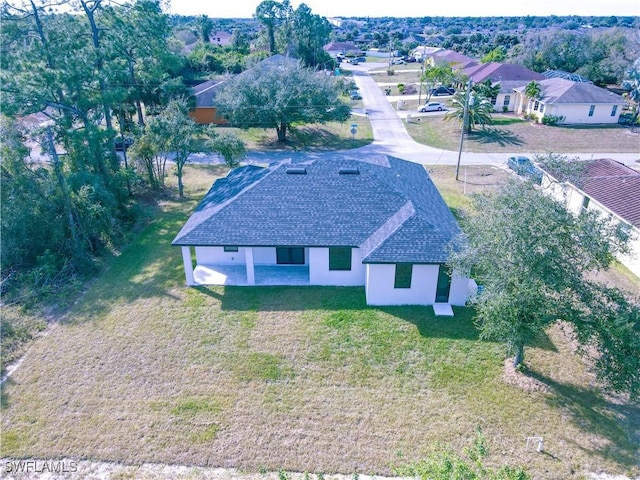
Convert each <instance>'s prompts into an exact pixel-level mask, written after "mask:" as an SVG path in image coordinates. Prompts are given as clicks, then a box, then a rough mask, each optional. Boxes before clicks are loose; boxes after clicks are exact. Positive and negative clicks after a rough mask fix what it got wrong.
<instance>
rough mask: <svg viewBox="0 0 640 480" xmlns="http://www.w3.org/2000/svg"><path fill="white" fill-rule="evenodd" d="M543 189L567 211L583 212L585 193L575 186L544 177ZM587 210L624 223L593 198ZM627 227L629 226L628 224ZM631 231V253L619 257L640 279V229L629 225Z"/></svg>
mask: <svg viewBox="0 0 640 480" xmlns="http://www.w3.org/2000/svg"><path fill="white" fill-rule="evenodd" d="M542 187H543V189H544V191H545V192H547V193H549V194H550V195H551V196H552V197H553V198H555V199H556V200H558V201H559V202H562V203H564V205H565V206H566V207H567V210H569V211H570V212H572V213H574V214H576V215H578V214H579V213H580V210H582V202H583V201H584V197H585V193H584V192H582V191H581V190H578V189H577V188H575V187H574V186H572V185H570V184H567V183H559V182H557V181H556V180H555V179H553V178H551V177H549V176H548V175H544V177H543V180H542ZM587 210H597V211H599V212H600V213H602V214H603V215H606V216H611V217H612V218H616V219H617V220H618V221H620V222H623V223H626V222H624V220H622V218H620V217H618V216H617V215H615V214H614V213H613V212H611V210H609V209H608V208H606V207H605V206H603V205H601V204H600V203H598V202H597V201H595V200H594V199H593V198H591V199H590V200H589V205H588V206H587ZM627 225H629V224H628V223H627ZM629 228H630V231H631V239H630V241H629V245H630V252H629V253H628V254H626V255H619V256H618V260H619V261H620V263H622V264H623V265H624V266H625V267H627V268H628V269H629V270H631V272H632V273H633V274H634V275H636V276H637V277H640V229H638V228H636V227H632V226H631V225H629Z"/></svg>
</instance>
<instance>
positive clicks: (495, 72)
mask: <svg viewBox="0 0 640 480" xmlns="http://www.w3.org/2000/svg"><path fill="white" fill-rule="evenodd" d="M460 73H462V74H464V75H465V76H467V77H468V78H469V79H470V80H472V81H473V83H481V82H484V81H485V80H491V81H493V82H499V81H520V82H526V83H528V82H531V81H532V80H536V81H539V80H544V79H545V77H544V76H543V75H542V74H541V73H538V72H534V71H533V70H529V69H528V68H526V67H523V66H521V65H516V64H513V63H500V62H489V63H482V64H480V65H477V64H476V65H472V66H468V67H466V68H464V69H462V70H460Z"/></svg>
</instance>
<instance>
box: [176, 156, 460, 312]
mask: <svg viewBox="0 0 640 480" xmlns="http://www.w3.org/2000/svg"><path fill="white" fill-rule="evenodd" d="M459 234H460V229H459V227H458V224H457V222H456V220H455V218H454V217H453V215H452V213H451V211H450V210H449V208H448V207H447V205H446V204H445V202H444V200H443V199H442V197H441V195H440V193H439V192H438V190H437V188H436V187H435V185H434V184H433V182H432V181H431V178H430V177H429V175H428V173H427V171H426V170H425V168H424V166H422V165H419V164H416V163H412V162H407V161H404V160H400V159H397V158H393V157H387V156H383V157H377V158H369V159H365V160H362V161H358V160H347V159H315V160H313V159H312V160H309V161H301V162H297V163H291V162H289V161H284V162H278V163H274V164H271V165H269V166H268V167H258V166H253V165H250V166H244V167H240V168H236V169H234V170H232V171H231V172H230V173H229V175H228V176H227V177H226V178H222V179H219V180H217V181H216V182H215V183H214V184H213V186H212V187H211V189H210V190H209V192H208V193H207V194H206V195H205V197H204V199H203V200H202V202H201V203H200V204H199V206H198V207H197V208H196V210H195V212H194V213H193V214H192V215H191V217H190V218H189V219H188V220H187V222H186V223H185V225H184V226H183V227H182V229H181V230H180V232H179V233H178V235H177V236H176V238H175V239H174V241H173V245H177V246H180V247H181V248H182V254H183V262H184V269H185V275H186V280H187V284H188V285H335V286H363V287H364V290H365V295H366V300H367V303H368V304H369V305H402V304H413V305H433V304H445V305H464V304H465V302H466V300H467V295H468V289H469V283H470V282H469V279H468V278H467V277H466V276H464V275H459V274H458V273H457V272H454V274H453V275H452V274H451V273H450V272H449V270H448V269H447V267H446V265H445V264H446V262H447V260H448V258H449V253H450V248H451V242H452V241H453V240H454V238H456V237H457V236H458V235H459ZM193 259H195V265H194V263H193Z"/></svg>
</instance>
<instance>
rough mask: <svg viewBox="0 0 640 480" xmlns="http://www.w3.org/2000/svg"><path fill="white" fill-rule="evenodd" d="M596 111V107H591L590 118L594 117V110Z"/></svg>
mask: <svg viewBox="0 0 640 480" xmlns="http://www.w3.org/2000/svg"><path fill="white" fill-rule="evenodd" d="M595 109H596V106H595V105H591V106H590V107H589V116H590V117H593V112H594V110H595Z"/></svg>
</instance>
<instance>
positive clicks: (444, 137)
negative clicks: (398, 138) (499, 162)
mask: <svg viewBox="0 0 640 480" xmlns="http://www.w3.org/2000/svg"><path fill="white" fill-rule="evenodd" d="M406 127H407V131H408V132H409V135H411V137H413V139H414V140H415V141H416V142H418V143H422V144H424V145H430V146H432V147H436V148H441V149H444V150H454V151H455V150H457V149H458V147H459V145H460V122H459V121H457V120H453V119H452V120H448V121H447V120H445V119H444V117H443V116H429V117H423V118H422V121H421V122H420V123H406ZM464 151H467V152H481V153H494V152H501V151H502V152H534V153H540V154H543V153H547V152H553V153H580V152H589V153H638V155H639V157H640V132H636V133H633V132H631V129H629V128H627V127H622V126H620V125H611V126H582V127H580V126H555V127H553V126H546V125H541V124H538V125H534V124H532V123H531V122H529V121H524V120H522V119H520V118H518V117H517V116H515V115H504V114H495V115H494V122H493V124H492V125H487V126H486V127H485V128H484V129H483V128H482V127H480V126H476V127H475V129H474V131H473V132H472V133H471V134H470V135H468V136H467V137H465V141H464Z"/></svg>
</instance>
